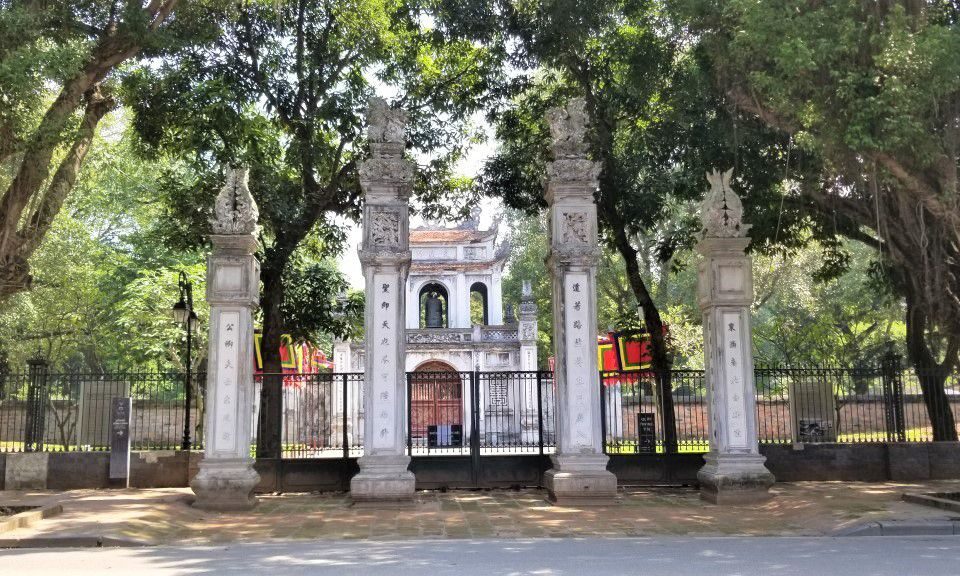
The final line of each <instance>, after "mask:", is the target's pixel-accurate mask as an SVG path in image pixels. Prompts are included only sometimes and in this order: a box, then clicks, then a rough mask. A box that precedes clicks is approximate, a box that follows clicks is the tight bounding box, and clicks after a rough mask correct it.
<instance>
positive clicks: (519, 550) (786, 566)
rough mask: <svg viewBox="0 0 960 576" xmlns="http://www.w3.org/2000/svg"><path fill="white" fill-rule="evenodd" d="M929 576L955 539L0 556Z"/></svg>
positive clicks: (0, 570) (144, 566) (238, 564)
mask: <svg viewBox="0 0 960 576" xmlns="http://www.w3.org/2000/svg"><path fill="white" fill-rule="evenodd" d="M107 573H109V574H137V575H138V576H139V575H141V574H229V573H237V574H239V573H243V574H269V575H271V576H275V575H281V574H336V575H338V576H347V575H354V574H356V575H363V576H373V575H390V576H407V575H410V576H413V575H416V576H446V575H456V576H465V575H470V574H483V575H484V576H519V575H527V574H529V575H536V576H554V575H574V574H576V575H580V574H635V575H645V574H666V575H669V576H688V575H689V576H733V575H744V576H748V575H749V576H753V575H758V576H759V575H767V574H769V575H776V576H792V575H796V576H811V575H816V576H822V575H829V574H837V575H842V576H856V575H861V574H862V575H870V576H886V575H890V576H907V575H912V574H916V575H922V576H938V575H951V576H952V575H956V574H960V537H951V536H942V537H902V538H898V537H891V536H885V537H848V538H822V537H821V538H816V537H811V538H773V537H770V538H761V537H756V538H741V537H738V538H629V539H628V538H609V539H594V538H591V539H548V540H523V539H518V540H417V541H411V540H407V541H403V542H377V541H329V540H316V541H285V542H270V543H262V544H231V545H228V546H218V547H214V546H202V547H201V546H182V547H167V546H161V547H145V548H102V549H96V548H87V549H50V548H46V549H43V548H37V549H22V550H2V551H0V574H11V575H12V574H17V575H21V574H58V575H63V576H66V575H70V576H77V575H82V574H107Z"/></svg>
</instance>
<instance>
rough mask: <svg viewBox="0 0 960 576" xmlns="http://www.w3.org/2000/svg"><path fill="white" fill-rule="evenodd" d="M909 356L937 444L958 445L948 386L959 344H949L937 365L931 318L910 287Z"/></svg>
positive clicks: (907, 320) (908, 296) (908, 299)
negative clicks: (929, 325) (929, 338)
mask: <svg viewBox="0 0 960 576" xmlns="http://www.w3.org/2000/svg"><path fill="white" fill-rule="evenodd" d="M907 286H908V287H907V298H906V301H907V314H906V316H907V318H906V324H907V354H908V357H909V358H910V362H911V363H912V364H913V369H914V371H915V372H916V374H917V380H919V382H920V390H921V391H922V392H923V403H924V405H925V406H926V409H927V415H928V416H929V417H930V424H931V425H932V427H933V439H934V440H935V441H938V442H941V441H954V442H955V441H956V440H957V425H956V420H955V419H954V417H953V410H952V409H951V407H950V397H949V396H947V393H946V390H945V389H944V383H945V382H946V380H947V377H948V376H949V375H950V372H951V371H952V370H953V367H954V365H955V361H956V344H955V343H954V342H949V343H948V344H947V346H946V351H945V357H944V359H943V361H942V362H937V360H936V357H935V356H934V354H933V352H932V351H931V349H930V345H929V343H928V342H927V315H926V312H925V311H924V310H923V308H922V306H919V305H918V304H917V302H916V298H915V296H914V293H913V292H914V289H915V288H914V287H913V286H912V285H911V283H910V282H908V283H907Z"/></svg>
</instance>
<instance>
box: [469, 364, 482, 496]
mask: <svg viewBox="0 0 960 576" xmlns="http://www.w3.org/2000/svg"><path fill="white" fill-rule="evenodd" d="M470 390H471V391H470V395H471V396H472V398H471V402H470V405H471V411H470V412H471V414H470V419H471V422H470V427H471V428H473V431H472V433H471V434H470V463H471V465H470V469H471V476H472V480H473V485H474V486H479V482H480V366H479V365H478V366H476V368H475V369H474V371H473V372H472V373H471V374H470Z"/></svg>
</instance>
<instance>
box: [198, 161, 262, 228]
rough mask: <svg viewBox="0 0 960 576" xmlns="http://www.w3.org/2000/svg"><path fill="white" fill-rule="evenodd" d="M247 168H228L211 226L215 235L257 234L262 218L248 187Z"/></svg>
mask: <svg viewBox="0 0 960 576" xmlns="http://www.w3.org/2000/svg"><path fill="white" fill-rule="evenodd" d="M248 178H249V171H248V170H247V169H246V168H228V169H227V181H226V183H225V184H224V186H223V188H221V189H220V193H219V194H217V200H216V202H215V203H214V205H213V213H214V216H213V218H211V219H210V224H211V226H212V228H213V233H214V234H256V232H257V219H258V218H259V216H260V213H259V211H258V210H257V203H256V202H254V200H253V196H252V195H251V194H250V188H249V187H248V186H247V180H248Z"/></svg>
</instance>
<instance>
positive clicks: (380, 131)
mask: <svg viewBox="0 0 960 576" xmlns="http://www.w3.org/2000/svg"><path fill="white" fill-rule="evenodd" d="M367 114H368V117H367V121H368V123H369V128H368V131H367V135H368V139H369V141H370V149H371V157H370V159H368V160H366V161H364V162H363V164H362V165H361V166H360V184H361V186H362V187H363V192H364V200H365V201H364V207H363V244H362V246H361V248H360V263H361V265H362V266H363V276H364V281H365V283H366V310H365V318H364V326H365V331H364V333H365V344H366V369H365V372H364V387H363V405H364V416H365V419H364V442H363V449H364V455H363V457H362V458H360V460H359V464H360V472H359V473H358V474H357V475H356V476H354V477H353V479H352V480H351V481H350V492H351V496H352V497H353V499H354V501H358V502H362V501H377V500H409V499H412V498H413V494H414V482H415V481H414V476H413V473H412V472H410V471H409V470H408V469H407V467H408V466H409V464H410V457H409V456H408V455H406V454H405V449H406V429H407V426H406V412H407V385H406V373H405V371H404V360H405V356H406V355H405V351H406V341H405V329H404V321H405V319H406V281H407V274H408V272H409V269H410V223H409V215H408V209H409V205H408V204H409V197H410V192H411V189H412V187H413V169H414V168H413V162H410V161H409V160H405V159H404V158H403V150H404V130H405V126H406V114H405V113H404V112H403V111H402V110H393V109H390V108H389V107H388V106H387V103H386V102H385V101H384V100H381V99H379V98H373V99H371V101H370V107H369V110H368V113H367Z"/></svg>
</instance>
